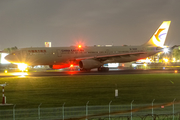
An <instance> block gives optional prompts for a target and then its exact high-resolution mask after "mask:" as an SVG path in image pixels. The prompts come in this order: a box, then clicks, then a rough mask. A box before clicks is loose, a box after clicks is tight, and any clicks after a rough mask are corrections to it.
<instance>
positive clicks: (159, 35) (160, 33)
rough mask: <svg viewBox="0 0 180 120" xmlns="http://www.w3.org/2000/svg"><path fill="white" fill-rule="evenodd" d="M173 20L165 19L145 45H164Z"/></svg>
mask: <svg viewBox="0 0 180 120" xmlns="http://www.w3.org/2000/svg"><path fill="white" fill-rule="evenodd" d="M170 23H171V21H164V22H163V23H162V24H161V26H160V27H159V28H158V29H157V31H156V32H155V33H154V35H153V36H152V37H151V39H150V40H149V41H148V42H147V43H145V44H143V45H145V46H159V47H163V45H164V42H165V40H166V36H167V33H168V29H169V26H170Z"/></svg>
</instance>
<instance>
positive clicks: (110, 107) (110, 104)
mask: <svg viewBox="0 0 180 120" xmlns="http://www.w3.org/2000/svg"><path fill="white" fill-rule="evenodd" d="M111 103H112V100H111V101H110V102H109V120H110V119H111V118H110V117H111V115H110V113H111Z"/></svg>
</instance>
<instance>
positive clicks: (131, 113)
mask: <svg viewBox="0 0 180 120" xmlns="http://www.w3.org/2000/svg"><path fill="white" fill-rule="evenodd" d="M133 102H134V100H133V101H132V102H131V120H132V103H133Z"/></svg>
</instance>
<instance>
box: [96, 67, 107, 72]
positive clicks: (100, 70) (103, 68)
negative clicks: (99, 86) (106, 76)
mask: <svg viewBox="0 0 180 120" xmlns="http://www.w3.org/2000/svg"><path fill="white" fill-rule="evenodd" d="M98 71H99V72H108V71H109V68H108V67H99V68H98Z"/></svg>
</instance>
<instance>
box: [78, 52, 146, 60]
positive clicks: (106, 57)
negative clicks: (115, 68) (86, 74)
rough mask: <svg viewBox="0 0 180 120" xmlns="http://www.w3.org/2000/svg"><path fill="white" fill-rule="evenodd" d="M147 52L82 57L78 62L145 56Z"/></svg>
mask: <svg viewBox="0 0 180 120" xmlns="http://www.w3.org/2000/svg"><path fill="white" fill-rule="evenodd" d="M145 53H146V52H135V53H125V54H113V55H99V56H98V55H96V56H91V57H82V58H76V60H77V61H80V60H85V59H108V58H111V57H122V56H130V55H140V54H145Z"/></svg>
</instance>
